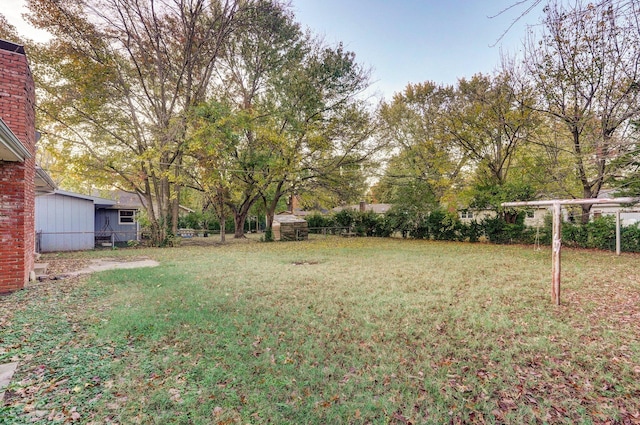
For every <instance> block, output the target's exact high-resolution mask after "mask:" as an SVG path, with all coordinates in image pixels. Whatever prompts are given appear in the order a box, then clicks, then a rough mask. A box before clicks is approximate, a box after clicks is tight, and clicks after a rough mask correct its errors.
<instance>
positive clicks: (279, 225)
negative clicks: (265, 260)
mask: <svg viewBox="0 0 640 425" xmlns="http://www.w3.org/2000/svg"><path fill="white" fill-rule="evenodd" d="M272 228H273V239H274V240H276V241H301V240H307V239H309V226H308V224H307V221H306V220H304V219H302V218H299V217H296V216H295V215H293V214H289V213H282V214H278V215H276V216H275V217H273V226H272Z"/></svg>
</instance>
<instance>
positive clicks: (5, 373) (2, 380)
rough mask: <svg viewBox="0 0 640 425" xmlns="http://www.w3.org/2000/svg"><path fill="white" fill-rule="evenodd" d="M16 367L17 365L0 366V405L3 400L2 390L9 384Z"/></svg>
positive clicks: (6, 364)
mask: <svg viewBox="0 0 640 425" xmlns="http://www.w3.org/2000/svg"><path fill="white" fill-rule="evenodd" d="M17 367H18V363H5V364H0V404H2V400H4V390H5V388H7V386H8V385H9V382H11V378H12V377H13V374H14V373H15V371H16V369H17Z"/></svg>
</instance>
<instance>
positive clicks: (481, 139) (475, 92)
mask: <svg viewBox="0 0 640 425" xmlns="http://www.w3.org/2000/svg"><path fill="white" fill-rule="evenodd" d="M529 96H530V92H529V90H528V88H527V87H526V86H518V84H517V82H516V80H515V79H514V78H512V75H511V74H510V73H508V72H506V71H505V72H502V73H500V74H497V75H495V76H493V77H490V76H486V75H482V74H477V75H474V76H473V77H472V78H471V79H470V80H466V79H464V78H463V79H460V80H459V81H458V86H457V87H456V89H455V91H454V92H453V94H452V97H451V101H450V102H449V103H448V106H447V109H446V112H445V114H444V122H445V123H444V127H445V132H446V137H447V140H449V141H450V143H452V144H454V145H456V146H458V149H460V150H461V151H463V152H464V153H465V155H466V157H467V158H469V163H470V165H471V166H472V167H473V184H474V188H473V198H474V199H473V201H472V203H473V205H474V206H475V207H477V208H487V207H493V208H495V209H497V210H498V211H501V212H502V214H503V218H504V219H505V221H507V222H512V221H513V220H515V214H514V213H513V212H512V211H508V210H504V209H502V208H501V206H500V204H501V202H504V201H507V200H510V201H516V200H519V201H525V200H530V199H531V197H532V196H533V195H534V194H535V190H534V189H533V187H532V186H531V185H530V184H528V183H526V182H523V181H519V182H518V181H516V180H518V179H517V177H518V176H514V175H512V174H513V168H514V166H515V165H516V163H517V157H518V153H519V149H520V147H521V146H522V144H524V143H526V142H527V141H528V140H529V139H530V137H531V134H532V133H534V132H535V130H536V126H537V120H536V117H535V114H534V113H533V112H532V111H531V110H530V109H528V108H526V107H525V106H523V99H526V98H528V97H529ZM520 177H521V175H520ZM516 187H517V188H518V189H516Z"/></svg>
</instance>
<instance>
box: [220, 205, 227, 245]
mask: <svg viewBox="0 0 640 425" xmlns="http://www.w3.org/2000/svg"><path fill="white" fill-rule="evenodd" d="M223 208H224V207H223ZM219 218H220V242H222V243H224V242H226V241H227V215H226V214H225V213H224V210H223V211H222V213H221V214H220V216H219Z"/></svg>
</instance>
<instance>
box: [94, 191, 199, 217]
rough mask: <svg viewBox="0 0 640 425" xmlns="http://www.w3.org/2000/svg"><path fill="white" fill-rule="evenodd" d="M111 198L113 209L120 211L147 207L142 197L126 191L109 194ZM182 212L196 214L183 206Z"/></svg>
mask: <svg viewBox="0 0 640 425" xmlns="http://www.w3.org/2000/svg"><path fill="white" fill-rule="evenodd" d="M94 193H98V191H94ZM109 197H110V198H111V199H113V200H114V201H115V203H114V205H113V207H112V208H114V209H119V210H140V209H142V208H144V207H145V206H146V200H145V199H144V198H142V201H140V197H139V196H138V194H137V193H135V192H127V191H124V190H113V191H111V192H109ZM178 207H179V208H180V210H182V211H186V212H188V213H190V212H194V210H192V209H191V208H187V207H185V206H183V205H179V206H178Z"/></svg>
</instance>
